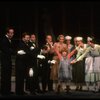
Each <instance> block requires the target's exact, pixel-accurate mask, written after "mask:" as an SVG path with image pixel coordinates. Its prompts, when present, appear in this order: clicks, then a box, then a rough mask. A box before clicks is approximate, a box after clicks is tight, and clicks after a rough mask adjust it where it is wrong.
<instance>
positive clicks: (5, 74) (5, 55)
mask: <svg viewBox="0 0 100 100" xmlns="http://www.w3.org/2000/svg"><path fill="white" fill-rule="evenodd" d="M13 35H14V29H13V28H11V27H9V28H7V32H6V35H5V36H4V37H3V38H1V41H0V49H1V94H2V95H9V94H10V93H11V73H12V61H11V55H12V54H13V53H14V52H13V46H12V40H11V39H12V37H13Z"/></svg>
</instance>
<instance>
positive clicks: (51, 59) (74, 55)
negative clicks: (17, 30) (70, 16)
mask: <svg viewBox="0 0 100 100" xmlns="http://www.w3.org/2000/svg"><path fill="white" fill-rule="evenodd" d="M13 35H14V29H13V28H11V27H9V28H7V31H6V34H5V35H4V37H2V38H1V39H0V50H1V87H0V89H1V90H0V92H1V94H2V95H9V94H11V76H12V58H11V57H12V55H15V93H16V94H17V95H24V94H26V92H25V91H29V92H30V94H36V92H42V93H45V92H46V91H55V92H57V93H58V92H62V91H65V92H69V91H70V89H71V87H70V84H71V82H74V83H75V85H76V89H75V90H76V91H77V90H80V91H81V90H82V89H83V84H84V83H86V87H87V90H88V91H89V90H90V85H91V84H92V85H93V88H92V90H93V91H100V63H99V61H100V45H99V44H96V43H95V41H94V38H93V37H87V43H84V42H83V38H82V37H80V36H77V37H74V39H73V40H74V44H72V43H71V41H72V37H71V36H68V35H66V36H64V35H63V34H61V35H59V36H58V37H57V41H55V42H54V41H53V37H52V35H47V36H46V38H45V44H43V45H42V46H38V43H37V37H36V35H35V34H28V33H27V32H24V33H23V34H22V37H21V39H20V41H19V43H18V45H17V48H16V49H14V46H13V41H12V38H13ZM39 42H40V41H39ZM40 82H41V87H40Z"/></svg>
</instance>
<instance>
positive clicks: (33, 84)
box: [28, 34, 40, 94]
mask: <svg viewBox="0 0 100 100" xmlns="http://www.w3.org/2000/svg"><path fill="white" fill-rule="evenodd" d="M29 45H30V52H31V55H30V68H32V69H33V72H34V74H33V76H32V77H30V76H29V80H28V86H29V91H30V92H31V94H36V92H40V87H39V77H38V66H37V55H38V53H39V51H40V50H39V48H38V45H37V38H36V35H35V34H31V35H30V43H29Z"/></svg>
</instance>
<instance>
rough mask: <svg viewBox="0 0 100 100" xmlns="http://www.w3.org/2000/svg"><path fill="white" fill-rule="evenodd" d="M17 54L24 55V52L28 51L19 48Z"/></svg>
mask: <svg viewBox="0 0 100 100" xmlns="http://www.w3.org/2000/svg"><path fill="white" fill-rule="evenodd" d="M17 54H19V55H23V54H26V52H25V51H24V50H19V51H18V52H17Z"/></svg>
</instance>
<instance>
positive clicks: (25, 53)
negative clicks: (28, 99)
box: [15, 32, 30, 95]
mask: <svg viewBox="0 0 100 100" xmlns="http://www.w3.org/2000/svg"><path fill="white" fill-rule="evenodd" d="M29 40H30V35H29V34H28V33H26V32H25V33H23V34H22V39H21V41H20V42H19V45H18V51H17V56H16V61H15V78H16V85H15V92H16V94H17V95H24V94H26V93H25V92H24V82H25V79H27V76H28V69H29V68H28V67H29V63H30V47H29Z"/></svg>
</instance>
